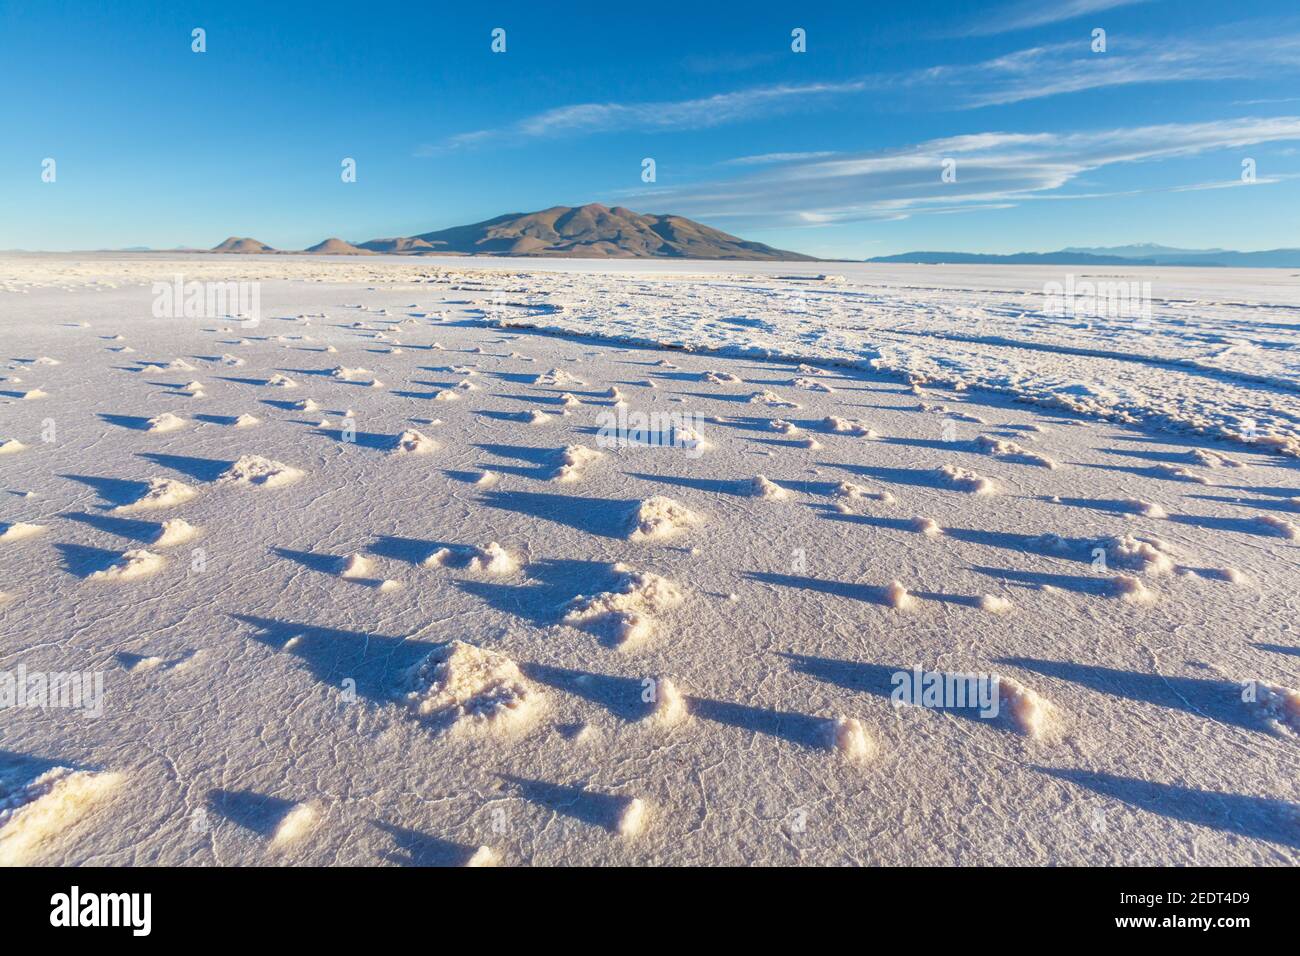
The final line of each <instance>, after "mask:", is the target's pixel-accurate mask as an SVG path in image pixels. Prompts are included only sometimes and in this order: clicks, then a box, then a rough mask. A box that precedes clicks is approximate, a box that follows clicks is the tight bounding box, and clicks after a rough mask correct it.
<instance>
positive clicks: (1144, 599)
mask: <svg viewBox="0 0 1300 956" xmlns="http://www.w3.org/2000/svg"><path fill="white" fill-rule="evenodd" d="M1110 585H1111V593H1112V594H1114V595H1115V596H1116V597H1118V598H1119V599H1120V600H1121V601H1126V602H1128V603H1129V604H1151V603H1153V602H1154V601H1155V599H1156V596H1155V593H1154V592H1152V591H1148V590H1147V586H1146V585H1145V584H1143V583H1142V579H1141V578H1139V577H1134V576H1133V575H1131V574H1118V575H1116V576H1115V577H1113V578H1111V581H1110Z"/></svg>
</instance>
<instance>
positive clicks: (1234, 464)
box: [1187, 448, 1248, 468]
mask: <svg viewBox="0 0 1300 956" xmlns="http://www.w3.org/2000/svg"><path fill="white" fill-rule="evenodd" d="M1187 457H1188V458H1189V459H1191V462H1192V464H1194V465H1200V466H1201V467H1202V468H1246V467H1248V466H1247V465H1246V463H1245V462H1243V461H1238V460H1237V459H1236V458H1230V457H1229V456H1227V455H1221V454H1219V453H1218V452H1213V451H1205V450H1203V449H1201V448H1195V449H1193V450H1192V451H1190V452H1189V453H1188V455H1187Z"/></svg>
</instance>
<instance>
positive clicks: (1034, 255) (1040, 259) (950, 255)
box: [867, 252, 1151, 266]
mask: <svg viewBox="0 0 1300 956" xmlns="http://www.w3.org/2000/svg"><path fill="white" fill-rule="evenodd" d="M867 261H868V262H909V263H916V264H918V265H929V266H935V265H938V266H943V265H967V264H977V263H978V264H989V265H1029V266H1072V265H1078V266H1123V265H1134V264H1135V260H1133V259H1125V258H1122V257H1121V256H1094V255H1089V254H1087V253H1082V252H1015V253H1011V254H1010V255H1004V256H1001V255H994V254H992V253H985V252H903V253H899V254H898V255H896V256H876V257H875V258H874V259H868V260H867ZM1147 264H1148V265H1150V264H1151V263H1147Z"/></svg>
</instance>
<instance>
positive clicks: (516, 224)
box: [362, 203, 814, 261]
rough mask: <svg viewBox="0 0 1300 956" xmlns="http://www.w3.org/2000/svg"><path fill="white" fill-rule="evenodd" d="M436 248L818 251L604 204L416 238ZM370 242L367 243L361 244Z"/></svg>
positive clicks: (539, 252)
mask: <svg viewBox="0 0 1300 956" xmlns="http://www.w3.org/2000/svg"><path fill="white" fill-rule="evenodd" d="M415 238H416V239H420V240H422V241H424V242H427V243H429V245H430V246H432V247H433V249H432V251H433V252H436V253H447V252H450V253H461V254H466V255H473V254H479V255H484V254H486V255H497V256H551V257H568V258H584V259H647V258H655V259H660V258H664V259H774V260H782V259H786V260H800V261H812V260H813V259H814V257H813V256H805V255H802V254H800V253H797V252H787V251H785V250H783V249H774V248H772V247H771V246H768V245H764V244H763V243H761V242H750V241H748V240H745V239H740V238H737V237H736V236H733V235H730V234H729V233H725V232H722V231H721V230H718V229H714V228H713V227H711V226H705V225H703V224H701V223H698V222H694V221H692V220H690V219H686V218H684V217H682V216H672V215H642V214H641V213H635V212H633V211H632V210H630V209H626V208H624V207H623V206H614V207H613V208H612V209H611V208H609V207H607V206H603V205H601V204H600V203H588V204H587V205H585V206H576V207H575V206H552V207H551V208H550V209H543V210H541V211H540V212H530V213H510V214H508V215H505V216H497V217H496V218H495V219H487V220H484V221H483V222H476V223H473V224H471V225H468V226H456V227H454V228H451V229H440V230H438V231H436V232H426V233H424V234H423V235H419V236H416V237H415ZM362 245H363V246H367V245H368V244H367V243H362Z"/></svg>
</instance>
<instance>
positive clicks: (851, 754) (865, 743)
mask: <svg viewBox="0 0 1300 956" xmlns="http://www.w3.org/2000/svg"><path fill="white" fill-rule="evenodd" d="M826 745H827V746H828V747H829V748H830V749H831V750H834V751H837V752H838V753H840V754H842V755H844V756H845V757H847V758H848V759H850V760H853V761H856V762H861V761H865V760H869V759H871V757H872V755H873V754H875V752H876V742H875V741H874V740H872V739H871V735H870V734H868V733H867V728H866V727H864V726H863V724H862V721H860V720H858V719H857V718H856V717H843V716H840V717H836V718H835V719H834V720H828V721H827V722H826Z"/></svg>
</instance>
